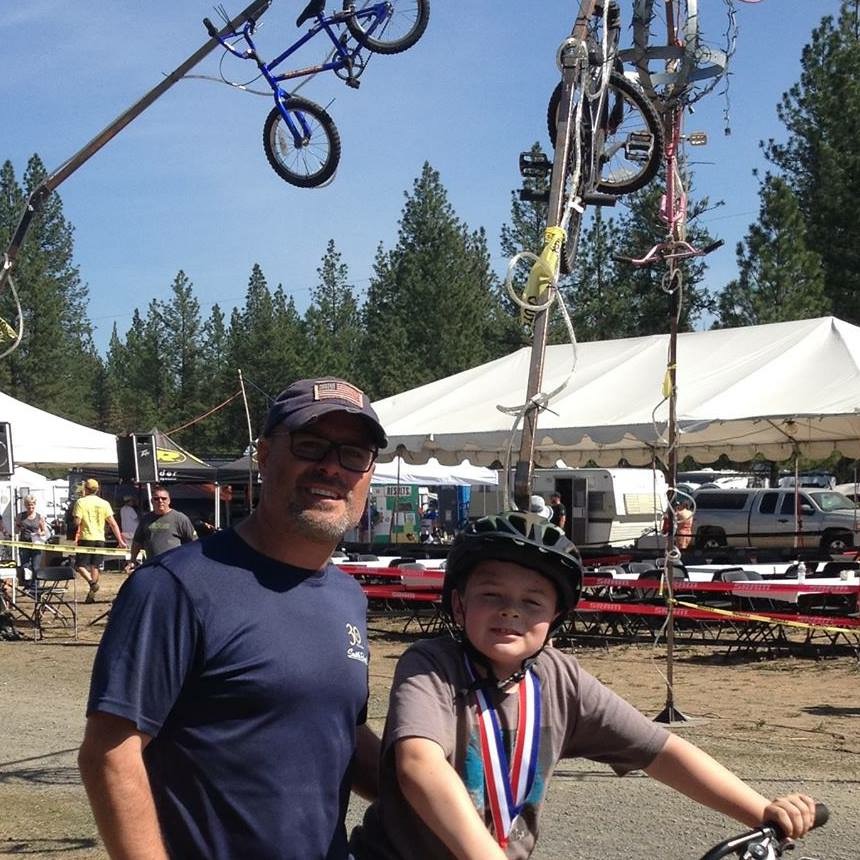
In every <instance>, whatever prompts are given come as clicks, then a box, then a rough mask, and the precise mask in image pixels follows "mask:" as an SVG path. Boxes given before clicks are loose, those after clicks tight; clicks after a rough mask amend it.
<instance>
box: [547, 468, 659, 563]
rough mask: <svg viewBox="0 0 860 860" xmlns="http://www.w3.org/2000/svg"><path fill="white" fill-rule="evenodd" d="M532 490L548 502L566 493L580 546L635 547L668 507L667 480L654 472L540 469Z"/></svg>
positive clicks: (574, 536)
mask: <svg viewBox="0 0 860 860" xmlns="http://www.w3.org/2000/svg"><path fill="white" fill-rule="evenodd" d="M532 487H533V490H532V491H533V492H534V493H539V494H540V495H541V496H543V497H544V499H545V500H546V502H547V503H549V499H550V495H551V494H552V493H553V492H558V493H559V494H560V495H561V500H562V503H563V504H564V506H565V508H567V524H566V526H565V531H566V532H567V533H568V535H569V536H570V537H571V538H572V540H573V541H574V542H575V543H576V544H577V546H580V547H587V546H613V547H629V546H633V545H634V544H635V542H636V539H637V538H639V537H640V536H641V535H642V534H644V533H645V532H649V531H653V530H654V528H655V526H657V527H659V525H660V523H661V522H662V517H663V511H664V510H665V507H666V481H665V479H664V477H663V474H662V472H659V471H653V470H651V469H633V468H617V469H588V468H586V469H535V472H534V481H533V483H532Z"/></svg>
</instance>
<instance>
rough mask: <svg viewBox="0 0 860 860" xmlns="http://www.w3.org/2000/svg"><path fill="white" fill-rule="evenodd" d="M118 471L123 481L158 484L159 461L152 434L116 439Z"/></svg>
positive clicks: (132, 435)
mask: <svg viewBox="0 0 860 860" xmlns="http://www.w3.org/2000/svg"><path fill="white" fill-rule="evenodd" d="M116 459H117V470H118V472H119V478H120V480H121V481H134V482H135V483H137V484H155V483H157V482H158V459H157V456H156V450H155V436H153V434H152V433H131V434H130V435H128V436H117V437H116Z"/></svg>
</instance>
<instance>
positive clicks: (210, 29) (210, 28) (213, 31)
mask: <svg viewBox="0 0 860 860" xmlns="http://www.w3.org/2000/svg"><path fill="white" fill-rule="evenodd" d="M203 26H204V27H205V28H206V32H207V33H208V34H209V35H210V36H211V37H212V38H213V39H214V38H216V37H217V36H218V28H217V27H216V26H215V25H214V24H213V23H212V22H211V21H210V20H209V19H208V18H204V19H203Z"/></svg>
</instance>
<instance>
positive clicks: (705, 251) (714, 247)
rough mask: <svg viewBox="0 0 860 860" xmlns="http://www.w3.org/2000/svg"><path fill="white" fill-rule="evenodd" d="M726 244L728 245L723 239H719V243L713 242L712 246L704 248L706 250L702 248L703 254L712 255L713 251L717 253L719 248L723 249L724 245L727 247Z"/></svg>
mask: <svg viewBox="0 0 860 860" xmlns="http://www.w3.org/2000/svg"><path fill="white" fill-rule="evenodd" d="M725 244H726V243H725V241H724V240H722V239H717V241H716V242H711V244H710V245H705V247H704V248H702V253H703V254H710V253H711V251H716V250H717V248H722V247H723V245H725Z"/></svg>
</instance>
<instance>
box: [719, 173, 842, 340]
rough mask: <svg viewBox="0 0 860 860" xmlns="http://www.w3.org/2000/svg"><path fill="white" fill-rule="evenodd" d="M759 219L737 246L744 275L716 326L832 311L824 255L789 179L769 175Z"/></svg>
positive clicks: (727, 293) (725, 297)
mask: <svg viewBox="0 0 860 860" xmlns="http://www.w3.org/2000/svg"><path fill="white" fill-rule="evenodd" d="M760 196H761V209H760V211H759V220H758V223H756V224H750V226H749V230H748V232H747V235H746V238H745V239H744V241H742V242H739V243H738V246H737V258H738V271H739V277H738V278H737V280H734V281H732V282H731V283H730V284H728V286H727V287H726V288H725V290H724V291H723V292H722V293H721V294H720V296H719V298H718V315H717V322H716V324H715V326H714V327H715V328H727V327H730V326H745V325H760V324H762V323H771V322H782V321H785V320H796V319H809V318H811V317H816V316H822V315H824V314H826V313H828V311H829V306H830V305H829V301H828V299H827V297H826V296H825V294H824V273H823V270H822V265H821V258H820V256H819V255H818V254H817V253H816V252H815V251H811V250H809V248H808V247H807V245H806V225H805V224H804V221H803V215H802V214H801V212H800V207H799V205H798V201H797V199H796V198H795V196H794V194H793V193H792V191H791V189H790V188H789V187H788V185H787V184H786V182H785V181H784V180H783V179H781V178H780V177H777V176H770V175H768V176H766V177H765V179H764V181H763V182H762V187H761V191H760Z"/></svg>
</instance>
